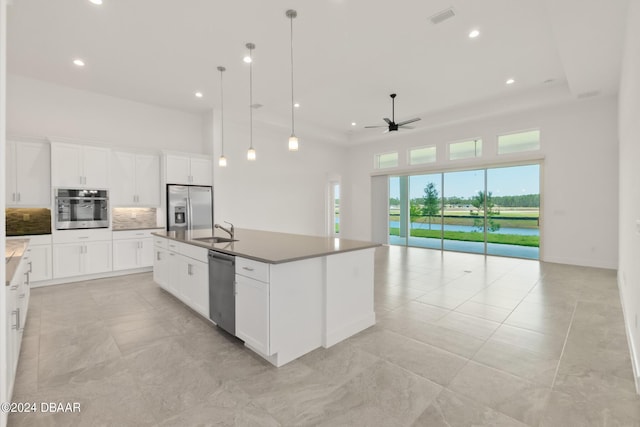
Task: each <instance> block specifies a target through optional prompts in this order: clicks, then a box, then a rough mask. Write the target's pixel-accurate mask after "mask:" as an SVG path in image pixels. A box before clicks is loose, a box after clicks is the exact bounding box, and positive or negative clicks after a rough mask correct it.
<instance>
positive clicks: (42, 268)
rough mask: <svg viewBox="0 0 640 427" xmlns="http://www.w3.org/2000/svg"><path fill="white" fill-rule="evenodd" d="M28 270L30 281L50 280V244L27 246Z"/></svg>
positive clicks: (51, 270)
mask: <svg viewBox="0 0 640 427" xmlns="http://www.w3.org/2000/svg"><path fill="white" fill-rule="evenodd" d="M28 265H29V272H30V276H31V281H32V282H39V281H41V280H50V279H51V278H52V277H53V269H52V268H51V244H49V245H42V246H29V263H28Z"/></svg>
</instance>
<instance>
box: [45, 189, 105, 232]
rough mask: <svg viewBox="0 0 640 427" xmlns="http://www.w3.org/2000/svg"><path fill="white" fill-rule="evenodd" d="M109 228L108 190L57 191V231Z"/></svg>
mask: <svg viewBox="0 0 640 427" xmlns="http://www.w3.org/2000/svg"><path fill="white" fill-rule="evenodd" d="M107 227H109V196H108V192H107V190H85V189H69V188H58V189H56V230H72V229H77V228H107Z"/></svg>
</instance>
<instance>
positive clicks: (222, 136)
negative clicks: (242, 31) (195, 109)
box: [218, 67, 227, 168]
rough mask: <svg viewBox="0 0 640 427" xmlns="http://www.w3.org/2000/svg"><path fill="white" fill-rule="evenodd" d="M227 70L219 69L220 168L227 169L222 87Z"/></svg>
mask: <svg viewBox="0 0 640 427" xmlns="http://www.w3.org/2000/svg"><path fill="white" fill-rule="evenodd" d="M225 70H226V68H224V67H218V71H220V145H221V150H220V158H219V159H218V166H220V167H221V168H225V167H227V158H226V157H225V156H224V89H223V86H222V73H224V72H225Z"/></svg>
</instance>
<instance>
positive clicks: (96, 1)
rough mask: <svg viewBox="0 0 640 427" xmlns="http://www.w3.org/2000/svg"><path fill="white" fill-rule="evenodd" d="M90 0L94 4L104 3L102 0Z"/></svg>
mask: <svg viewBox="0 0 640 427" xmlns="http://www.w3.org/2000/svg"><path fill="white" fill-rule="evenodd" d="M89 1H90V2H91V3H93V4H97V5H98V6H100V5H101V4H102V0H89Z"/></svg>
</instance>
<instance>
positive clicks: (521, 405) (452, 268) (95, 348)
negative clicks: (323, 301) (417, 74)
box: [9, 247, 640, 427]
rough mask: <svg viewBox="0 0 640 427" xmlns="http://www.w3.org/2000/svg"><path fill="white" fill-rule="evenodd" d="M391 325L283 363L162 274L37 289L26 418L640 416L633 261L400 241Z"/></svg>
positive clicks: (176, 422)
mask: <svg viewBox="0 0 640 427" xmlns="http://www.w3.org/2000/svg"><path fill="white" fill-rule="evenodd" d="M375 277H376V287H375V306H376V312H377V316H378V322H377V324H376V325H375V326H374V327H372V328H370V329H368V330H367V331H364V332H362V333H360V334H358V335H356V336H354V337H352V338H350V339H348V340H346V341H344V342H342V343H340V344H338V345H336V346H334V347H332V348H330V349H318V350H316V351H314V352H312V353H310V354H308V355H306V356H304V357H302V358H301V359H298V360H296V361H294V362H292V363H290V364H288V365H286V366H284V367H282V368H280V369H277V368H274V367H272V366H271V365H269V364H267V363H266V362H264V361H263V360H262V359H260V358H259V357H257V356H255V355H253V354H252V353H251V352H250V351H249V350H247V349H244V348H243V347H242V345H241V344H240V343H239V342H238V341H236V340H235V339H233V338H231V337H229V336H228V335H226V334H225V333H223V332H220V331H219V330H217V329H216V328H215V327H213V326H211V325H210V324H209V323H208V322H207V321H205V320H203V319H202V318H200V317H199V316H198V315H196V314H194V313H193V312H191V311H190V310H189V309H187V308H185V306H184V305H182V304H181V303H180V302H179V301H177V300H176V299H175V298H173V297H172V296H170V295H169V294H167V293H166V292H164V291H162V290H160V289H159V288H158V287H157V286H156V285H155V284H154V283H153V281H152V277H151V274H138V275H131V276H123V277H119V278H110V279H103V280H94V281H88V282H81V283H75V284H67V285H59V286H52V287H47V288H38V289H34V290H33V292H32V297H31V298H32V299H31V307H30V311H29V317H28V322H27V327H26V329H25V333H24V341H23V348H22V354H21V358H20V363H19V368H18V370H19V372H18V376H17V380H16V381H17V382H16V389H15V395H14V401H16V402H65V403H66V402H80V403H81V412H80V413H79V414H78V413H76V414H63V413H58V414H19V415H18V414H12V415H11V416H10V418H9V425H10V426H12V427H13V426H72V425H82V426H145V425H160V426H195V425H201V426H205V425H216V426H217V425H239V426H279V425H282V426H300V425H325V426H385V427H387V426H471V425H473V426H483V425H485V426H545V427H546V426H592V425H593V426H640V399H639V397H638V396H637V395H636V394H635V389H634V384H633V374H632V370H631V362H630V358H629V353H628V348H627V342H626V338H625V333H624V326H623V320H622V312H621V307H620V301H619V296H618V291H617V286H616V277H615V272H614V271H612V270H602V269H595V268H584V267H572V266H565V265H558V264H547V263H539V262H537V261H529V260H518V259H507V258H496V257H484V256H480V255H470V254H460V253H450V252H448V253H440V252H438V251H432V250H428V249H419V248H409V249H407V248H400V247H383V248H380V249H378V250H377V253H376V275H375Z"/></svg>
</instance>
